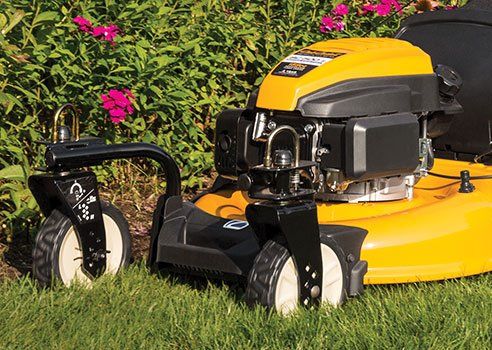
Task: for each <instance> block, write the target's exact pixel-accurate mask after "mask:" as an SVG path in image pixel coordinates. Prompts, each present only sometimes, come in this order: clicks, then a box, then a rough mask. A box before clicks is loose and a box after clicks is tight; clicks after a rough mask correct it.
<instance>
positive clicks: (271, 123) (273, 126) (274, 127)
mask: <svg viewBox="0 0 492 350" xmlns="http://www.w3.org/2000/svg"><path fill="white" fill-rule="evenodd" d="M267 128H268V129H270V130H275V129H276V128H277V123H275V122H274V121H273V120H270V121H269V122H268V124H267Z"/></svg>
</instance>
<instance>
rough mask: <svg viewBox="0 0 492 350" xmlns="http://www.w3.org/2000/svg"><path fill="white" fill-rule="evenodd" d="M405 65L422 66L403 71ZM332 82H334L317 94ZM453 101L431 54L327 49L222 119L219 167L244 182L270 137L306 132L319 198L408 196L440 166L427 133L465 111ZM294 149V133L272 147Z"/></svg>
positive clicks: (393, 44)
mask: <svg viewBox="0 0 492 350" xmlns="http://www.w3.org/2000/svg"><path fill="white" fill-rule="evenodd" d="M382 52H383V53H386V56H385V55H382ZM388 57H390V58H392V60H390V61H388ZM364 58H365V59H366V60H364ZM377 60H380V62H379V63H378V62H377ZM375 61H376V62H375ZM402 62H407V63H409V64H411V65H410V67H414V69H413V70H412V68H409V66H408V65H406V66H405V67H400V66H399V65H398V64H399V63H400V64H401V63H402ZM368 64H370V65H373V66H374V65H377V66H378V69H377V70H375V72H376V71H377V74H376V75H377V76H374V77H370V76H369V77H368V76H367V74H366V73H367V72H366V73H361V70H362V69H363V67H367V65H368ZM303 65H304V66H305V67H304V68H303ZM334 67H335V68H336V67H338V68H339V69H340V70H341V71H339V72H335V71H334ZM296 70H297V71H296ZM323 72H325V73H332V74H334V75H335V76H336V77H338V79H340V81H336V78H334V77H325V76H324V75H323ZM398 72H401V75H398V74H397V73H398ZM385 73H386V75H385ZM358 74H359V75H360V77H357V75H358ZM323 81H324V82H326V83H327V84H328V85H326V86H322V87H320V88H318V89H314V90H313V86H318V87H319V86H320V84H322V82H323ZM300 92H301V93H300ZM302 92H305V94H304V95H302ZM269 96H270V98H271V101H270V102H269V100H268V97H269ZM279 96H283V98H286V99H288V98H291V99H292V100H291V101H282V100H279ZM454 102H455V101H454V100H453V99H451V100H447V101H443V98H442V96H441V95H440V92H439V77H438V76H437V75H436V74H435V73H434V72H433V70H432V65H431V62H430V58H429V57H428V55H427V54H425V53H424V52H423V51H421V50H420V49H418V48H416V47H414V46H412V45H411V44H409V43H406V42H401V41H399V40H393V39H390V40H387V41H384V43H383V42H381V41H378V40H371V39H368V40H362V41H360V40H358V41H351V40H345V39H343V40H334V41H328V42H325V43H318V44H315V45H312V46H310V47H308V48H307V49H303V50H300V51H298V52H296V53H294V54H293V55H291V56H289V57H287V58H286V59H285V60H284V61H282V62H281V63H279V65H277V66H276V67H275V68H274V69H273V70H272V72H271V73H270V74H269V75H268V76H267V77H266V78H265V80H264V83H263V84H262V85H261V87H260V89H259V91H256V92H255V93H253V94H252V95H251V97H250V100H249V101H248V105H247V107H246V108H244V109H234V110H226V111H224V112H222V113H221V114H220V115H219V116H218V118H217V125H216V144H215V166H216V169H217V171H218V172H219V174H220V175H222V176H223V177H228V178H233V179H237V178H238V177H239V176H241V175H242V174H246V173H248V172H249V171H250V170H251V169H252V168H253V167H255V166H257V165H259V164H262V162H263V159H264V153H265V139H266V137H267V136H268V134H269V133H271V132H272V131H273V130H274V129H275V128H276V127H279V126H281V125H288V126H291V127H293V128H294V129H295V130H296V132H297V133H298V135H299V136H300V141H301V143H300V157H301V160H306V161H314V162H316V166H315V167H313V169H312V170H311V173H310V174H307V175H308V176H309V177H310V178H311V182H312V183H314V185H315V188H316V190H317V193H318V195H317V198H318V199H321V200H341V201H359V200H360V201H379V200H393V199H400V198H409V197H411V195H412V187H413V184H414V183H415V181H416V179H418V177H419V176H421V175H423V174H425V172H426V171H427V170H428V168H427V166H428V165H431V164H432V161H431V159H430V158H431V157H432V152H431V150H430V148H429V149H427V147H423V145H430V140H429V139H428V138H427V137H428V135H429V134H436V133H437V132H436V131H434V130H429V128H428V124H427V118H428V117H429V116H433V117H435V118H438V117H439V116H440V115H443V116H444V115H446V114H448V117H447V119H445V120H449V121H450V118H449V114H451V112H450V111H452V110H453V108H449V105H452V106H453V107H456V106H455V104H454ZM458 107H459V105H458ZM454 109H456V108H454ZM439 128H440V129H442V123H441V124H440V125H439ZM293 147H294V145H293V142H292V138H291V137H290V136H289V135H288V134H285V135H280V136H279V137H278V138H277V139H276V140H275V143H274V145H273V148H274V150H275V149H277V150H290V151H291V152H294V149H293Z"/></svg>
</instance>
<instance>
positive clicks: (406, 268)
mask: <svg viewBox="0 0 492 350" xmlns="http://www.w3.org/2000/svg"><path fill="white" fill-rule="evenodd" d="M465 169H467V170H469V171H470V173H471V175H472V176H480V175H490V174H492V166H485V165H483V164H470V163H466V162H460V161H450V160H441V159H437V160H436V163H435V167H434V168H433V172H435V173H439V174H447V175H457V174H459V173H460V171H461V170H465ZM472 183H473V184H474V185H475V187H476V190H475V191H474V192H473V193H466V194H465V193H459V192H458V189H459V185H460V184H459V181H457V180H449V179H443V178H438V177H435V176H428V177H426V178H424V179H422V180H421V181H420V182H419V183H418V184H417V186H416V188H415V196H414V199H413V200H411V201H409V200H400V201H392V202H378V203H376V202H373V203H354V204H351V203H319V204H318V220H319V223H320V224H342V225H349V226H357V227H361V228H364V229H366V230H368V231H369V233H368V235H367V237H366V239H365V241H364V245H363V247H362V254H361V259H363V260H367V261H368V263H369V271H368V273H367V274H366V276H365V279H364V282H365V283H366V284H382V283H406V282H419V281H432V280H441V279H447V278H454V277H463V276H470V275H475V274H480V273H483V272H488V271H492V231H491V228H492V215H491V214H492V181H490V180H473V181H472ZM250 202H251V200H250V199H248V197H247V194H246V193H242V192H240V191H236V192H231V191H219V192H217V193H214V194H207V195H205V196H203V197H202V198H200V199H199V200H198V201H197V203H196V205H197V206H198V207H199V208H201V209H202V210H204V211H206V212H208V213H210V214H212V215H215V216H219V217H222V218H228V219H244V210H245V208H246V205H247V204H248V203H250Z"/></svg>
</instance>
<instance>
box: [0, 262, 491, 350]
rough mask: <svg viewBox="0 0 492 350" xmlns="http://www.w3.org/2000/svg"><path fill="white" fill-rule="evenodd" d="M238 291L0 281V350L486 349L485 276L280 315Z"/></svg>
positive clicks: (143, 280) (130, 280) (123, 279)
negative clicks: (255, 304)
mask: <svg viewBox="0 0 492 350" xmlns="http://www.w3.org/2000/svg"><path fill="white" fill-rule="evenodd" d="M241 297H242V296H241V292H239V291H238V289H234V288H232V287H228V286H224V285H217V284H208V285H204V286H202V287H201V288H196V286H195V287H193V286H191V285H190V284H186V283H183V282H180V281H178V280H177V279H175V278H157V277H156V276H155V275H149V274H148V273H147V271H146V269H145V268H144V267H143V266H133V267H131V268H130V269H129V270H128V271H125V272H124V273H122V274H120V275H119V276H116V277H104V278H102V279H99V280H97V281H96V283H95V284H94V286H93V287H92V288H90V289H87V288H83V287H81V286H73V287H71V288H63V287H55V288H53V289H51V290H41V289H38V288H36V286H35V285H34V283H33V282H32V281H31V280H30V279H28V278H23V279H20V280H17V281H4V282H2V283H1V284H0V332H1V335H0V348H1V349H9V348H12V349H13V348H16V349H48V348H51V349H75V348H76V349H83V348H84V349H102V348H112V349H138V348H145V349H153V348H155V349H167V348H170V349H210V348H214V349H215V348H217V349H308V348H313V349H384V348H393V349H417V348H419V349H487V348H491V347H492V274H487V275H483V276H479V277H473V278H468V279H460V280H453V281H447V282H442V283H426V284H412V285H399V286H381V287H368V288H367V289H366V293H365V295H364V296H363V297H361V298H358V299H352V300H350V301H349V302H348V303H346V304H345V305H344V306H343V307H341V308H338V309H331V308H328V307H324V308H322V309H320V310H311V311H309V310H301V311H299V312H298V313H297V314H295V315H293V316H290V317H288V318H284V317H281V316H279V315H277V314H269V313H268V312H266V311H265V310H263V309H261V308H256V309H254V310H251V309H248V308H247V307H246V306H245V305H244V303H243V302H242V301H241Z"/></svg>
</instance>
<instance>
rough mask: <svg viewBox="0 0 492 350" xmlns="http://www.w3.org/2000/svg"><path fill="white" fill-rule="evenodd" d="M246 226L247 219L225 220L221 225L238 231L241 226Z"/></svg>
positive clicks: (247, 224)
mask: <svg viewBox="0 0 492 350" xmlns="http://www.w3.org/2000/svg"><path fill="white" fill-rule="evenodd" d="M248 226H249V223H248V222H247V221H242V220H231V221H227V222H226V223H225V224H224V226H223V227H224V228H226V229H228V230H235V231H239V230H242V229H243V228H246V227H248Z"/></svg>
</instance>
